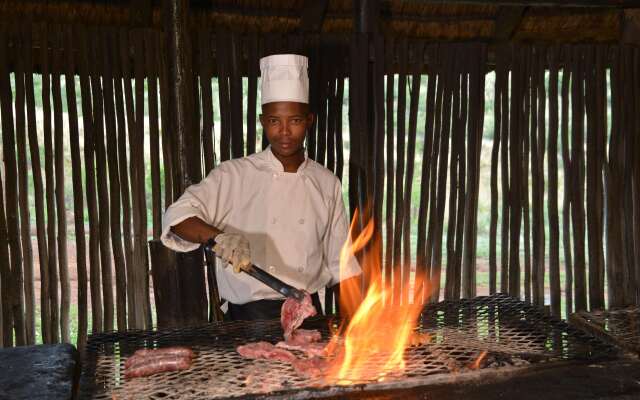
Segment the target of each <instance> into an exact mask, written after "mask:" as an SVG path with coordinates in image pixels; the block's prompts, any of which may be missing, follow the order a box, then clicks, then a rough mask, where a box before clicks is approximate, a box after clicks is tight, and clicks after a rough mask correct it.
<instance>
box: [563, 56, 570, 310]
mask: <svg viewBox="0 0 640 400" xmlns="http://www.w3.org/2000/svg"><path fill="white" fill-rule="evenodd" d="M562 53H563V62H564V68H563V69H562V83H561V93H562V106H561V107H562V109H561V112H562V120H561V127H560V129H561V131H560V136H561V141H562V164H563V172H564V199H563V206H562V243H563V246H564V265H565V296H566V301H567V303H566V304H567V306H566V313H567V318H568V317H569V315H570V314H571V313H572V312H573V262H572V254H573V253H572V251H571V192H570V185H571V158H570V154H569V82H570V79H571V68H570V67H569V63H570V60H571V53H570V51H569V49H568V46H567V47H564V48H563V50H562Z"/></svg>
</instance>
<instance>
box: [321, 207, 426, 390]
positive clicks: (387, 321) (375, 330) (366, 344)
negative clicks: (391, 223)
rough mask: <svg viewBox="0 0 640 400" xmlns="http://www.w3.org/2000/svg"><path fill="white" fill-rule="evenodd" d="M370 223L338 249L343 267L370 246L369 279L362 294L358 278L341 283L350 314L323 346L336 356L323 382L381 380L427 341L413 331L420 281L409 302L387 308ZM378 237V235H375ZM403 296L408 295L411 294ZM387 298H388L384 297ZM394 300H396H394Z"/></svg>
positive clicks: (387, 288) (388, 291) (386, 286)
mask: <svg viewBox="0 0 640 400" xmlns="http://www.w3.org/2000/svg"><path fill="white" fill-rule="evenodd" d="M357 218H358V215H357V214H356V215H354V218H353V221H352V223H351V228H350V237H351V233H352V232H353V230H354V226H355V221H357ZM374 236H375V235H374V222H373V220H369V222H368V223H367V224H366V226H365V227H364V228H363V229H362V231H361V232H360V233H359V234H358V236H357V237H356V238H355V239H354V240H353V241H347V243H345V245H344V246H343V248H342V253H341V257H340V264H341V265H340V270H341V271H345V266H346V265H347V263H348V262H349V258H350V257H353V255H354V254H355V253H356V252H358V251H360V250H361V249H362V248H364V247H365V246H368V249H367V250H368V251H367V257H365V258H364V261H363V262H361V266H362V269H363V272H364V274H363V275H364V276H365V277H368V280H369V282H366V283H367V284H368V289H367V290H366V295H365V296H364V298H362V282H360V281H358V280H355V279H351V280H346V281H343V283H342V284H341V285H340V307H341V313H342V314H343V315H346V316H351V318H350V320H349V322H348V324H347V325H346V326H341V329H340V335H339V336H338V335H334V336H333V338H332V340H331V342H330V343H329V345H328V347H327V351H328V353H329V354H332V355H334V356H335V361H334V362H332V363H331V366H330V367H329V370H328V374H327V375H326V380H327V382H329V383H332V384H336V383H337V384H349V383H350V382H354V381H362V380H384V379H385V377H386V376H389V375H397V374H402V373H403V372H404V369H405V360H404V351H405V349H406V348H407V347H409V346H411V345H412V344H415V343H416V342H415V340H416V339H418V341H419V342H424V341H425V340H428V337H425V335H418V336H419V337H417V336H416V335H415V332H414V329H415V327H416V325H417V320H418V318H419V316H420V312H421V310H422V304H421V301H419V300H417V299H420V298H421V296H422V291H423V284H424V283H423V282H416V284H415V286H414V288H415V289H416V290H415V291H414V293H419V294H420V297H418V296H415V298H414V301H413V302H405V303H408V304H404V305H402V306H397V305H394V306H391V304H390V303H391V302H390V301H388V299H391V298H392V296H393V294H392V286H391V282H383V279H382V273H381V270H382V267H381V265H382V264H381V260H380V257H379V254H380V252H379V249H380V247H379V246H380V245H381V244H380V239H379V238H376V237H374ZM378 236H379V235H378ZM403 298H405V299H409V293H405V294H404V295H403ZM385 299H387V300H386V301H385ZM396 303H397V302H396Z"/></svg>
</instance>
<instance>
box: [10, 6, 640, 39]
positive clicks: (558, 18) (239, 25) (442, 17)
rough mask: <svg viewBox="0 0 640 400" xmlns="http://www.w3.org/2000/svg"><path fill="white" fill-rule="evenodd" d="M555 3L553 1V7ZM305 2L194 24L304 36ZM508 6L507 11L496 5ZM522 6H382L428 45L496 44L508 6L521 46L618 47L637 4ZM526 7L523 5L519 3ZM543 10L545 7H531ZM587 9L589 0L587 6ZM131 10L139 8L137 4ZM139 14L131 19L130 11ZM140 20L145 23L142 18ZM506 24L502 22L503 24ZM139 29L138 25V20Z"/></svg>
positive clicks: (348, 14)
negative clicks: (535, 43)
mask: <svg viewBox="0 0 640 400" xmlns="http://www.w3.org/2000/svg"><path fill="white" fill-rule="evenodd" d="M550 2H553V1H550ZM145 3H147V4H150V5H151V7H152V11H151V12H150V13H149V15H151V18H150V19H151V21H149V22H147V24H148V23H152V24H153V25H156V26H160V24H161V10H160V7H161V1H160V0H130V1H126V0H117V1H105V0H102V1H99V0H93V1H91V0H66V1H55V2H54V1H37V0H5V1H2V2H1V3H0V17H4V18H8V19H9V20H16V19H17V20H20V19H24V18H32V19H34V20H48V21H52V22H82V23H86V24H92V25H103V24H106V25H130V24H135V22H134V21H136V15H137V14H139V10H138V8H137V7H139V5H140V4H145ZM306 3H307V2H306V1H305V0H271V1H267V0H241V1H234V0H192V1H191V15H192V23H193V24H208V25H210V26H211V27H212V28H213V29H215V28H216V27H223V28H225V29H231V30H233V31H235V32H242V33H244V32H258V33H293V32H296V31H299V30H301V26H300V25H301V18H300V16H301V15H302V13H303V9H304V7H305V4H306ZM353 3H354V2H353V1H352V0H330V1H329V2H328V6H327V11H326V15H325V18H324V20H323V22H322V25H321V32H322V33H332V34H348V33H350V32H352V31H353V29H354V23H353V15H354V11H353ZM499 3H502V4H503V5H497V4H499ZM514 3H517V2H499V1H496V2H490V1H485V2H483V1H479V0H475V1H472V0H468V1H460V0H457V1H451V2H439V1H433V0H432V1H427V0H422V1H418V0H413V1H402V0H390V1H389V0H387V1H382V5H381V7H382V10H381V18H380V29H381V31H382V32H383V33H385V34H393V35H401V36H408V37H415V38H423V39H427V40H445V41H460V40H492V39H495V36H496V29H497V27H498V29H499V25H500V24H503V23H504V21H502V20H501V19H500V15H501V12H502V11H503V10H504V9H505V8H509V9H513V8H516V9H517V8H520V10H521V11H520V12H519V13H517V15H518V16H517V17H516V19H511V21H507V23H512V24H513V25H514V26H513V28H512V29H511V30H510V37H511V38H513V39H515V40H520V41H552V42H581V41H602V42H607V41H617V40H619V39H620V37H621V36H622V31H623V26H622V25H623V22H622V21H624V15H625V12H627V13H629V12H633V11H632V10H625V7H627V6H628V5H629V4H632V2H628V1H621V0H618V1H612V2H610V3H611V4H610V5H609V6H607V5H606V4H604V3H607V2H605V1H602V0H600V1H596V2H592V4H596V3H597V4H599V5H600V6H598V7H577V6H576V7H549V6H546V7H545V6H520V7H518V6H514V5H510V6H505V5H504V4H514ZM521 3H525V2H521ZM531 3H535V4H544V3H542V2H539V1H537V2H531ZM582 3H584V4H588V3H589V2H587V1H582ZM132 4H133V5H132ZM603 4H604V6H603ZM132 10H133V13H132ZM138 21H139V20H138ZM497 21H500V22H497ZM138 24H139V22H138Z"/></svg>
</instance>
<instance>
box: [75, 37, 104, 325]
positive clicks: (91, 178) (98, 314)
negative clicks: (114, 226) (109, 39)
mask: <svg viewBox="0 0 640 400" xmlns="http://www.w3.org/2000/svg"><path fill="white" fill-rule="evenodd" d="M77 33H78V36H77V37H78V38H79V39H80V43H79V52H78V56H79V58H80V59H79V66H78V71H79V75H80V95H81V98H82V123H83V128H84V129H83V132H84V165H85V191H86V192H85V193H86V194H87V210H88V214H89V280H90V290H91V330H92V331H93V332H100V331H102V327H103V310H102V292H101V291H100V286H101V285H100V282H101V276H100V242H99V234H100V233H99V227H98V205H97V200H96V176H95V164H94V163H95V161H94V156H93V146H94V144H93V141H94V139H93V135H94V134H93V117H92V116H93V108H92V102H91V82H90V76H89V49H88V43H87V36H88V31H87V28H85V27H82V26H80V27H79V29H78V31H77Z"/></svg>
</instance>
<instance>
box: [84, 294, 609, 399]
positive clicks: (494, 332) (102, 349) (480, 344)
mask: <svg viewBox="0 0 640 400" xmlns="http://www.w3.org/2000/svg"><path fill="white" fill-rule="evenodd" d="M329 323H330V319H327V318H313V319H310V320H307V321H305V323H304V325H303V327H304V328H307V329H319V330H320V331H321V332H322V334H323V338H327V337H328V332H329ZM336 324H337V322H336V321H333V322H332V325H333V326H334V327H335V325H336ZM418 330H419V331H420V332H427V333H429V334H430V335H431V337H432V340H431V342H430V343H428V344H424V345H420V346H416V347H412V348H410V349H408V350H407V352H406V353H405V358H406V359H407V370H406V372H405V373H404V374H402V375H401V376H397V377H393V376H392V377H386V378H385V380H384V381H359V382H353V383H352V384H349V385H331V384H327V383H325V382H323V381H322V380H319V379H315V380H314V379H302V378H299V377H297V375H295V376H292V374H295V373H293V369H292V368H291V367H290V366H288V365H285V364H281V363H278V362H274V361H268V360H246V359H242V358H241V357H240V356H239V355H237V353H235V347H236V346H238V345H240V344H245V343H246V342H249V341H256V340H266V341H270V342H272V343H275V342H276V341H279V340H281V339H282V330H281V328H280V326H279V321H251V322H248V321H236V322H223V323H216V324H208V325H204V326H200V327H191V328H180V329H166V330H159V331H158V330H151V331H127V332H109V333H99V334H94V335H91V337H90V338H89V341H88V343H87V347H86V350H85V357H84V360H85V364H84V365H83V371H82V375H81V380H80V398H95V399H112V398H113V397H112V395H114V394H115V398H127V396H128V395H129V396H132V397H131V398H145V397H146V398H160V397H162V398H190V397H192V398H211V399H220V398H243V399H248V398H267V397H268V398H317V397H326V396H336V395H340V394H346V393H355V392H362V391H370V390H386V389H402V388H411V387H416V386H424V385H429V384H436V383H447V382H460V381H461V380H473V379H484V378H482V377H485V378H486V377H490V376H493V377H494V378H492V379H495V376H496V375H511V374H517V373H519V372H521V371H525V370H526V371H530V370H531V369H532V368H538V367H545V366H547V365H550V364H553V365H559V364H564V363H571V362H580V361H589V362H592V361H596V360H609V359H614V358H617V357H618V356H619V355H620V352H619V350H618V349H617V348H616V347H615V346H613V345H611V344H609V343H606V342H603V341H602V340H600V339H599V338H597V337H595V336H592V335H591V334H589V333H586V332H584V331H582V330H579V329H576V328H575V327H573V326H571V325H569V324H567V323H566V322H564V321H561V320H559V319H556V318H553V317H550V316H547V315H545V314H544V313H543V312H542V311H541V310H540V309H538V308H535V307H533V306H531V305H528V304H526V303H524V302H521V301H519V300H517V299H513V298H510V297H508V296H505V295H500V294H499V295H493V296H482V297H477V298H474V299H469V300H458V301H444V302H440V303H437V304H430V305H426V306H425V308H424V310H423V312H422V314H421V317H420V324H419V327H418ZM174 345H186V346H189V347H192V348H194V350H195V352H196V358H195V360H194V366H193V367H192V368H191V369H190V370H187V371H180V372H171V373H167V374H158V375H155V376H151V377H147V378H139V379H136V380H131V381H124V379H119V377H118V376H122V371H123V369H122V368H123V367H122V365H123V364H124V361H125V360H126V357H128V356H130V355H131V354H133V352H134V351H135V350H137V349H139V348H155V347H165V346H174ZM484 350H488V355H487V357H486V358H485V360H484V362H483V365H482V368H483V369H480V370H472V369H470V366H471V365H472V364H473V361H474V360H476V359H477V357H478V356H479V355H480V354H481V352H482V351H484ZM214 361H215V362H214ZM225 363H226V364H225ZM220 364H224V365H223V367H222V368H221V367H220ZM105 365H106V366H105ZM225 365H226V366H225ZM247 368H248V369H249V370H248V371H247ZM221 371H226V372H221ZM239 371H241V372H239ZM242 371H243V372H242ZM496 372H497V374H496ZM207 373H208V374H209V375H207ZM226 374H229V376H231V378H233V379H229V380H225V379H226V378H225V376H226ZM234 374H235V375H234ZM243 374H244V375H243ZM238 375H240V377H242V376H245V375H247V376H249V375H250V376H251V377H252V379H253V382H251V383H249V384H248V385H247V384H246V383H245V386H246V388H241V389H238V387H237V386H238V385H240V386H242V383H241V382H240V381H239V380H238V379H240V380H241V378H237V376H238ZM236 378H237V379H236ZM280 378H286V379H287V380H286V382H285V383H284V384H282V379H280ZM245 379H246V376H245ZM274 379H275V381H277V382H280V384H279V385H274V384H273V382H274ZM196 380H197V381H198V382H196ZM191 383H193V385H192V384H191ZM258 383H259V384H260V385H261V387H257V385H258ZM145 385H146V386H145ZM220 385H221V386H220ZM140 387H143V388H144V387H146V389H145V390H141V389H140ZM136 388H137V389H136ZM138 389H140V390H138Z"/></svg>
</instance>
